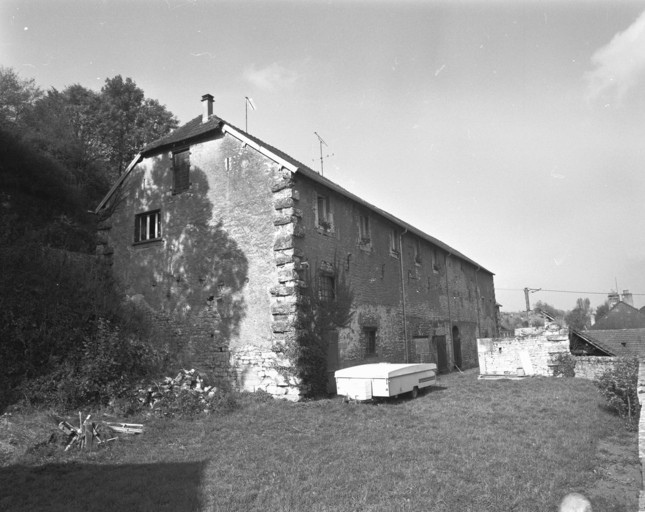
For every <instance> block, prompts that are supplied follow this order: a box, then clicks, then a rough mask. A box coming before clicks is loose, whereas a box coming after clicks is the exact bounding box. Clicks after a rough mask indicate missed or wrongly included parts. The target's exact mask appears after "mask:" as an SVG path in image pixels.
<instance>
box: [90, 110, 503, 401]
mask: <svg viewBox="0 0 645 512" xmlns="http://www.w3.org/2000/svg"><path fill="white" fill-rule="evenodd" d="M176 151H189V159H190V171H189V172H190V174H189V181H190V186H189V188H188V189H187V190H182V191H179V192H177V191H173V152H176ZM319 196H324V197H326V198H327V201H328V203H327V204H328V206H327V208H329V209H330V210H331V212H330V219H332V220H333V222H332V223H330V225H328V226H325V227H321V225H320V223H319V222H318V211H317V208H318V202H319ZM97 211H98V212H99V213H101V214H102V217H103V221H102V222H101V224H100V227H99V246H98V248H97V253H98V254H100V255H101V256H102V257H103V259H104V261H106V262H108V263H109V264H111V265H112V268H113V271H114V274H115V276H116V277H117V279H118V280H119V281H120V282H121V283H122V284H123V286H124V288H125V289H126V293H127V295H128V296H129V297H130V299H131V300H133V301H136V302H138V303H139V304H140V305H141V306H142V307H143V308H147V310H148V311H149V312H150V314H151V316H152V317H154V318H155V320H156V321H157V322H159V323H160V324H161V325H162V326H163V328H164V331H165V332H166V339H164V340H160V341H161V342H163V343H166V344H168V345H169V346H171V347H172V348H173V350H175V351H176V352H177V354H178V355H179V356H180V357H181V358H182V359H183V360H184V361H185V364H187V365H188V364H190V365H194V366H195V367H197V368H199V369H200V370H202V371H208V372H210V373H211V374H212V375H213V376H215V377H217V378H219V379H222V380H226V381H228V382H230V383H231V384H232V385H234V386H236V387H238V388H241V389H247V390H256V389H264V390H266V391H268V392H270V393H272V394H274V395H285V396H288V397H297V384H298V383H297V382H295V381H294V380H293V379H286V378H285V377H284V376H282V375H281V374H280V372H279V371H278V370H277V367H279V366H284V365H288V364H289V363H288V362H287V361H284V360H280V358H279V355H278V354H280V350H279V347H280V345H282V344H285V343H288V342H291V341H294V340H295V339H296V337H297V335H298V333H297V332H296V327H295V326H296V317H297V314H298V305H299V299H300V296H301V295H302V290H303V288H304V287H306V286H307V284H306V283H307V282H311V280H312V279H318V278H319V276H322V275H324V276H328V277H330V278H332V279H338V278H339V277H340V276H341V275H344V276H345V277H346V278H347V279H348V283H349V285H350V287H351V288H352V290H353V292H354V297H355V301H354V304H353V309H354V310H355V314H354V316H353V319H352V322H351V324H350V325H349V326H348V327H347V328H344V329H340V330H339V332H338V333H337V334H338V335H337V339H338V350H337V354H336V356H335V357H332V358H331V359H330V365H332V366H331V367H330V368H329V370H331V371H333V370H334V369H336V367H343V366H349V365H352V364H359V363H363V362H370V361H391V362H406V361H408V362H416V361H418V362H423V361H434V362H439V363H440V366H441V365H443V367H444V369H446V370H447V369H450V368H452V367H453V365H455V364H459V365H460V366H463V367H470V366H475V365H476V364H477V349H476V342H475V339H476V337H478V336H482V335H494V334H495V333H496V330H497V326H496V320H495V319H496V314H495V313H496V311H495V295H494V286H493V277H492V274H491V273H490V272H489V271H487V270H485V269H482V268H481V267H480V266H479V265H477V264H476V263H475V262H473V261H472V260H469V259H468V258H466V257H464V256H463V255H461V254H459V253H458V252H457V251H455V250H453V249H451V248H450V247H448V246H446V245H445V244H442V243H441V242H439V241H436V240H434V239H432V238H431V237H429V236H427V235H425V234H423V233H421V232H420V231H418V230H416V229H415V228H413V227H412V226H409V225H407V224H405V223H402V222H401V221H399V220H398V219H396V218H394V217H392V216H391V215H389V214H387V213H385V212H383V211H381V210H379V209H377V208H375V207H373V206H371V205H369V204H368V203H366V202H365V201H362V200H361V199H359V198H357V197H356V196H354V195H352V194H351V193H349V192H347V191H345V190H343V189H341V188H340V187H338V186H337V185H335V184H334V183H333V182H330V181H329V180H326V179H325V178H323V177H321V176H320V175H318V174H317V173H315V172H314V171H312V170H311V169H308V168H306V167H304V166H302V164H300V163H298V162H297V161H295V160H293V159H291V158H290V157H288V156H287V155H284V154H282V153H281V152H279V151H278V150H275V149H274V148H271V147H270V146H267V145H265V144H264V143H262V142H261V141H258V140H257V139H255V138H253V137H251V136H249V135H248V134H245V133H243V132H240V131H239V130H237V129H235V128H234V127H232V126H230V125H228V124H226V123H224V122H223V121H221V120H220V119H218V118H216V117H214V116H211V117H209V118H208V120H202V119H195V120H193V121H191V122H190V123H188V124H187V125H185V126H184V127H182V128H179V129H178V130H177V131H176V132H174V133H173V134H171V135H170V136H169V137H167V138H165V139H162V140H161V141H158V142H157V143H153V144H152V145H151V146H149V147H148V148H146V149H145V150H144V152H143V153H142V155H141V157H140V158H138V159H136V160H135V161H134V162H133V163H132V165H131V167H130V168H129V169H128V171H127V172H126V174H125V175H124V176H123V178H122V179H121V180H120V181H119V182H118V183H117V184H116V185H115V187H114V189H113V191H111V193H110V194H109V195H108V197H107V198H106V199H105V200H104V201H103V202H102V203H101V205H100V206H99V208H98V209H97ZM147 212H159V215H160V225H161V235H160V236H159V237H157V238H155V239H153V240H146V241H142V242H136V241H135V240H134V222H135V218H136V216H137V215H142V214H144V215H147ZM332 213H333V216H332ZM365 219H368V221H366V220H365ZM361 222H363V227H362V228H360V227H359V224H360V223H361ZM366 222H367V223H368V226H369V232H368V233H367V234H366V233H364V232H362V231H364V230H365V229H366V227H365V223H366ZM361 229H362V231H361ZM370 337H371V339H370ZM370 347H371V348H370ZM276 349H277V350H276Z"/></svg>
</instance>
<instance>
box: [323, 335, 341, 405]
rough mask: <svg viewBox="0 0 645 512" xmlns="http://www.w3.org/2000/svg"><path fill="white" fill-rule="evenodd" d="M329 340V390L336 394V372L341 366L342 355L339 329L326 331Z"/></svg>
mask: <svg viewBox="0 0 645 512" xmlns="http://www.w3.org/2000/svg"><path fill="white" fill-rule="evenodd" d="M324 336H325V339H326V341H327V392H328V393H329V394H332V395H335V394H336V379H335V377H334V373H335V372H336V370H338V369H339V368H340V364H339V363H340V356H339V353H338V331H336V330H332V331H326V332H325V334H324Z"/></svg>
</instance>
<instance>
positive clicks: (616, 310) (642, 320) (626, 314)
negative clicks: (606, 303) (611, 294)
mask: <svg viewBox="0 0 645 512" xmlns="http://www.w3.org/2000/svg"><path fill="white" fill-rule="evenodd" d="M642 328H645V314H643V312H642V311H640V310H638V309H636V308H635V307H633V306H630V305H629V304H627V303H625V302H623V301H619V302H617V303H616V304H614V306H613V307H612V308H611V309H610V310H609V311H608V312H607V313H606V314H605V315H604V316H602V317H601V318H599V319H597V320H596V323H595V324H594V325H592V326H591V327H590V330H592V331H602V330H611V329H642Z"/></svg>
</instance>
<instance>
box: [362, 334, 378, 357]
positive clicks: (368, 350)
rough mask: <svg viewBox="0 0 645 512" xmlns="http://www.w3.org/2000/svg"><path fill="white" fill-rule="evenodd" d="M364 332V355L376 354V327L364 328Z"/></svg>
mask: <svg viewBox="0 0 645 512" xmlns="http://www.w3.org/2000/svg"><path fill="white" fill-rule="evenodd" d="M363 332H364V333H365V356H375V355H376V329H364V331H363Z"/></svg>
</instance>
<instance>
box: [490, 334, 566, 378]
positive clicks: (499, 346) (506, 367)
mask: <svg viewBox="0 0 645 512" xmlns="http://www.w3.org/2000/svg"><path fill="white" fill-rule="evenodd" d="M477 351H478V355H479V372H480V375H482V376H506V377H522V376H525V375H541V376H545V377H546V376H552V375H553V368H554V366H555V363H554V357H556V356H557V354H561V353H565V354H568V353H569V338H568V336H566V335H561V334H556V333H550V334H549V333H547V332H543V333H541V334H538V335H534V336H519V337H514V338H497V339H491V338H488V339H478V340H477Z"/></svg>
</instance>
